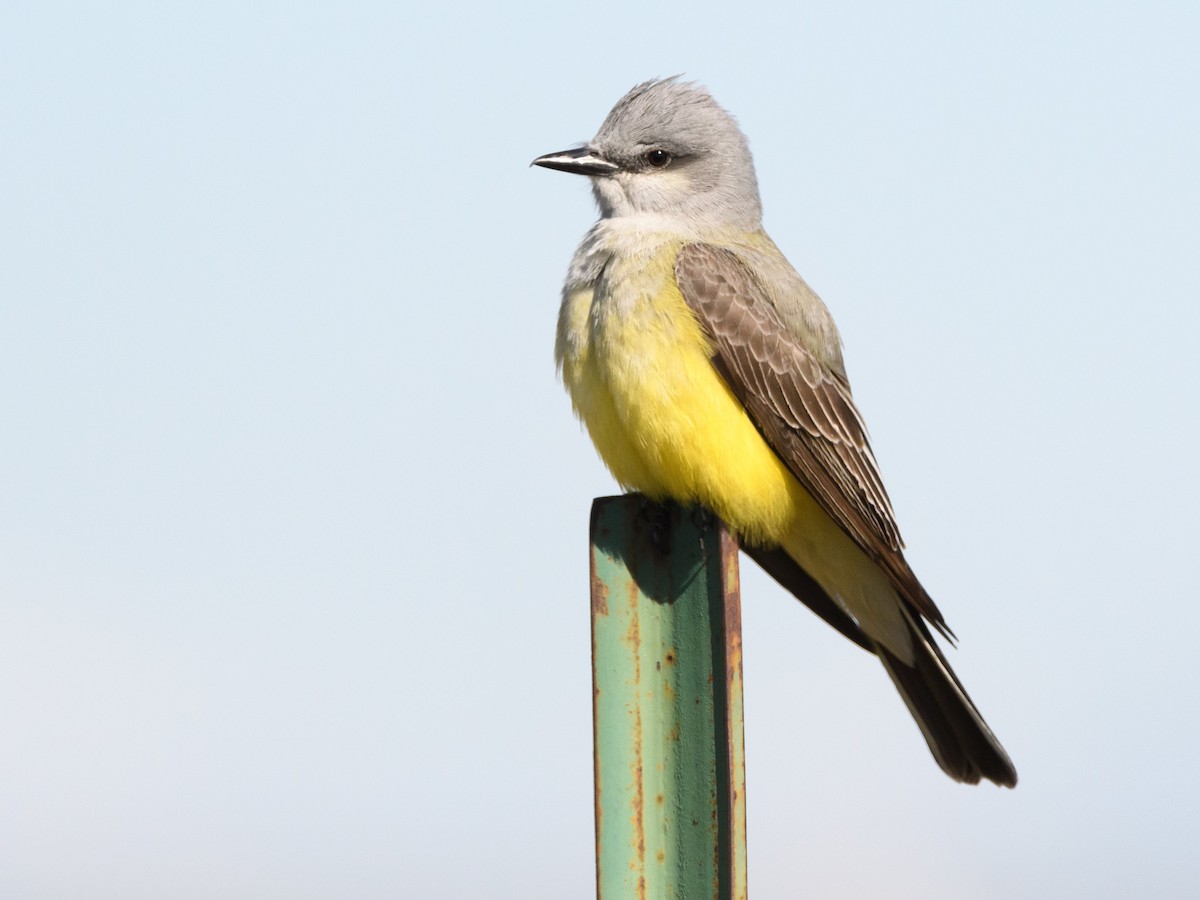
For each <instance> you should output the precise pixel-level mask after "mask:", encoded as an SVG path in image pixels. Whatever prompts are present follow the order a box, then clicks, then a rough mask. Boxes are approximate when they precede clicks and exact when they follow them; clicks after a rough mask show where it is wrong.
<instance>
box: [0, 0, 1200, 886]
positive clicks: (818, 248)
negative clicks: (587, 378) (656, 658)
mask: <svg viewBox="0 0 1200 900" xmlns="http://www.w3.org/2000/svg"><path fill="white" fill-rule="evenodd" d="M414 7H416V8H415V9H414ZM1198 46H1200V7H1197V6H1196V5H1195V4H1191V3H1184V2H1178V3H1144V4H1137V5H1134V4H1118V3H1092V4H1084V3H1032V2H1029V3H1010V4H1005V5H1004V6H1003V8H997V9H992V10H980V9H978V8H976V7H970V6H965V5H963V4H954V3H935V2H918V3H915V4H901V5H898V4H891V3H886V4H885V3H867V4H846V3H829V2H817V3H805V4H802V5H800V7H798V8H796V7H794V6H793V5H792V4H784V3H778V4H758V3H739V4H726V5H713V4H705V3H697V4H691V5H690V6H686V7H685V6H681V5H679V4H651V3H625V2H621V0H613V2H610V3H607V4H601V5H597V4H595V3H592V4H578V3H575V4H562V3H559V4H548V3H532V4H527V5H525V6H521V7H516V6H508V7H495V6H492V5H483V4H480V5H464V6H459V7H453V6H444V7H436V8H435V7H434V6H433V5H431V4H420V5H418V4H364V3H353V2H351V3H340V4H336V5H335V4H328V5H324V6H322V5H315V4H306V5H295V4H283V3H271V4H265V3H263V4H260V3H251V4H245V3H236V4H235V3H224V2H214V3H207V4H203V5H202V6H201V5H196V7H195V8H193V9H181V8H178V7H168V6H164V5H162V4H151V3H145V4H133V3H128V4H116V5H111V6H108V7H106V8H100V7H98V6H94V5H90V4H56V3H38V4H26V3H10V4H6V5H5V6H4V8H3V10H0V132H2V135H3V136H2V139H0V173H2V174H0V210H3V213H2V214H0V422H2V423H3V426H2V428H0V722H2V723H3V727H2V728H0V898H9V897H11V898H74V897H89V898H130V897H163V896H171V897H182V898H191V897H194V898H207V897H216V896H220V897H288V898H309V897H311V898H342V897H395V896H405V897H422V898H424V897H429V898H443V897H445V898H463V897H470V898H511V900H527V898H547V900H560V898H567V897H586V896H588V895H589V894H590V893H591V892H592V891H593V889H594V888H593V885H594V882H593V856H592V853H593V851H592V810H591V791H592V787H591V772H592V767H591V757H590V753H591V734H590V728H591V711H590V680H589V678H590V675H589V671H590V670H589V660H588V650H589V638H588V630H587V629H588V618H587V615H588V613H587V610H588V604H587V597H586V589H587V574H586V572H587V570H586V560H587V556H586V527H587V517H588V506H589V503H590V500H591V498H592V497H593V496H596V495H599V494H607V493H612V492H613V490H614V486H613V483H612V482H611V480H610V478H609V477H608V476H607V474H606V473H605V471H604V469H603V467H602V466H601V465H600V463H599V462H598V460H597V458H596V456H595V453H594V452H593V450H592V449H591V446H590V444H589V443H588V441H587V439H586V436H584V435H583V434H582V433H581V431H580V429H579V427H578V425H577V424H576V423H575V421H574V419H573V418H572V416H571V412H570V407H569V404H568V402H567V400H566V397H565V395H564V394H563V393H562V391H561V388H560V387H559V385H558V384H557V382H556V378H555V374H554V369H553V363H552V356H551V348H552V343H553V327H554V321H555V315H556V311H557V305H558V296H557V295H558V288H559V285H560V283H561V279H562V276H563V274H564V272H565V269H566V265H567V262H568V260H569V258H570V254H571V252H572V250H573V248H574V246H575V244H576V242H577V241H578V239H579V237H580V236H581V235H582V233H583V232H584V230H585V229H586V228H587V226H588V224H589V223H590V222H591V221H592V219H593V217H594V212H593V209H592V204H591V198H590V195H589V193H588V190H587V186H586V184H585V183H584V181H583V180H582V179H577V178H571V177H569V176H566V175H562V174H559V173H554V172H547V171H543V170H540V169H530V168H529V167H528V163H529V160H531V159H532V158H533V157H534V156H536V155H539V154H541V153H545V152H549V151H552V150H559V149H562V148H564V147H567V146H569V145H571V144H573V143H575V142H578V141H582V140H586V139H587V138H588V137H590V136H591V134H592V133H593V132H594V131H595V129H596V127H597V126H598V125H599V123H600V121H601V120H602V119H603V117H604V115H605V113H606V112H607V111H608V109H609V107H610V106H611V105H612V103H613V102H614V101H615V100H616V99H617V98H618V97H619V96H620V95H621V94H622V93H623V92H624V91H625V90H626V89H628V88H629V87H630V86H631V85H632V84H634V83H636V82H638V81H641V80H644V79H646V78H649V77H653V76H656V75H668V74H673V73H676V72H683V73H686V74H687V75H688V76H689V77H691V78H694V79H696V80H699V81H701V82H702V83H704V84H706V85H707V86H708V87H709V88H710V89H711V90H712V91H713V93H714V94H715V96H716V97H717V98H718V100H719V101H720V102H721V103H722V104H724V105H725V106H726V107H727V108H729V109H730V110H731V111H733V112H734V113H735V114H736V115H737V116H738V118H739V120H740V122H741V123H742V126H743V128H744V129H745V131H746V132H747V134H748V135H749V138H750V143H751V147H752V149H753V151H754V153H755V158H756V161H757V165H758V172H759V180H760V185H761V188H762V192H763V196H764V205H765V209H766V224H767V228H768V230H769V231H770V232H771V234H772V236H773V237H774V238H775V240H776V242H777V243H778V244H779V245H780V246H781V247H782V248H783V250H784V252H785V253H787V254H788V256H789V258H790V259H791V260H792V262H793V263H794V264H795V265H796V266H797V268H798V269H799V270H800V271H801V272H802V273H803V274H804V275H805V277H806V278H807V279H808V280H809V282H810V283H811V284H812V285H813V286H814V287H815V288H816V289H817V291H818V292H820V293H821V295H822V296H823V297H824V298H825V300H826V302H827V303H828V304H829V306H830V307H831V309H832V310H833V312H834V314H835V316H836V317H837V319H838V322H839V324H840V326H841V328H842V333H843V336H844V338H845V341H846V357H847V363H848V366H849V370H850V376H851V380H852V382H853V384H854V388H855V395H856V397H857V398H858V401H859V405H860V406H861V408H862V410H863V412H864V414H865V416H866V418H867V421H868V423H869V425H870V427H871V433H872V438H873V441H874V445H875V449H876V452H877V455H878V457H879V459H880V463H881V465H882V468H883V472H884V475H885V478H886V480H887V483H888V485H889V488H890V491H891V494H892V499H893V501H894V504H895V507H896V510H897V514H898V517H899V521H900V525H901V527H902V529H903V531H904V534H905V536H906V538H907V541H908V545H909V550H910V553H909V556H910V560H911V561H912V563H913V565H914V567H915V569H916V570H917V572H918V573H919V575H920V576H921V578H922V580H923V581H924V582H925V583H926V585H927V587H928V588H929V589H930V591H931V592H932V593H933V595H934V597H935V598H936V599H937V601H938V603H939V604H940V605H941V607H942V609H943V611H944V612H945V614H946V616H947V619H948V620H949V622H950V624H951V626H952V627H953V628H954V629H955V630H956V631H957V633H958V634H959V636H960V638H961V645H960V649H959V650H957V651H953V652H952V657H951V658H952V660H953V662H954V664H955V666H956V668H957V669H958V671H959V673H960V675H961V676H962V678H963V680H964V681H965V682H966V683H967V685H968V686H969V688H970V690H971V692H972V695H973V696H974V697H975V699H976V700H977V701H978V703H979V705H980V706H981V708H982V709H983V710H984V712H985V714H986V715H987V717H988V719H989V721H990V722H991V723H992V725H993V726H994V727H995V729H996V731H997V732H998V734H999V735H1000V736H1001V738H1002V739H1003V740H1004V742H1005V744H1006V746H1007V747H1008V749H1009V751H1010V752H1011V754H1012V756H1013V758H1014V760H1015V762H1016V764H1017V768H1018V770H1019V772H1020V774H1021V785H1020V787H1019V788H1018V789H1017V790H1016V791H1014V792H1008V791H1001V790H998V789H994V788H991V787H990V786H988V787H982V788H974V789H972V788H967V787H963V786H960V785H956V784H954V783H952V782H951V781H949V780H948V779H947V778H945V776H944V775H942V773H941V772H940V771H939V770H938V769H937V767H936V766H935V765H934V763H933V762H932V760H931V759H930V757H929V754H928V752H927V750H926V748H925V746H924V742H923V741H922V740H921V737H920V735H919V733H918V731H917V729H916V728H915V727H914V725H913V724H912V722H911V720H910V718H909V716H908V713H907V712H906V710H905V709H904V706H903V704H902V703H901V702H900V700H899V698H898V696H897V695H896V693H895V691H894V690H893V688H892V687H891V685H890V684H889V683H888V680H887V678H886V676H885V675H884V673H883V671H882V669H881V668H880V667H879V666H878V665H877V664H876V663H874V662H873V661H872V660H870V659H869V658H868V657H866V656H865V655H863V654H862V653H860V652H859V651H857V650H855V649H854V648H853V647H852V646H851V645H850V644H848V643H847V642H846V641H844V640H842V639H841V638H839V637H838V636H837V635H836V634H835V633H833V632H832V631H831V630H830V629H828V628H827V627H825V626H824V625H822V624H821V623H820V622H818V621H817V620H816V619H815V618H814V617H813V616H812V615H811V614H809V613H808V612H807V611H805V610H804V609H803V608H801V607H800V606H799V605H798V604H797V603H795V602H794V601H793V600H792V599H791V598H790V597H789V596H787V595H786V594H785V593H784V592H783V591H782V590H780V589H778V588H777V587H776V586H775V585H774V584H773V583H771V582H770V581H769V580H768V579H767V578H766V577H765V576H763V575H761V574H760V573H759V572H758V571H757V570H755V569H754V568H753V565H752V564H751V563H749V562H746V563H745V565H744V568H743V597H744V609H743V614H744V628H745V679H746V700H745V703H746V717H747V718H746V752H747V760H748V774H747V778H748V797H749V839H750V846H749V861H750V886H751V890H752V891H753V895H754V897H755V898H757V900H764V898H781V900H782V898H793V897H797V896H813V897H822V898H860V897H889V898H916V897H920V898H947V900H952V898H964V897H970V898H973V900H989V898H995V900H1001V898H1003V900H1009V898H1049V897H1053V898H1076V897H1078V898H1089V900H1095V898H1124V897H1130V896H1142V897H1156V898H1159V897H1185V896H1194V892H1195V889H1196V885H1197V884H1198V883H1200V862H1198V861H1197V856H1196V853H1195V844H1196V827H1195V809H1196V807H1197V804H1198V802H1200V777H1198V776H1197V759H1198V758H1200V732H1198V727H1197V724H1196V716H1197V710H1198V709H1200V671H1198V666H1197V663H1196V651H1195V635H1196V632H1197V630H1198V629H1200V611H1198V603H1197V589H1196V576H1195V570H1196V560H1197V558H1198V553H1197V549H1196V544H1197V537H1198V530H1200V529H1198V526H1197V519H1196V514H1195V510H1196V508H1197V504H1198V502H1200V480H1198V478H1197V475H1196V471H1195V462H1196V459H1197V457H1198V455H1200V422H1198V416H1197V402H1196V389H1197V385H1198V384H1200V371H1198V370H1200V365H1198V363H1197V360H1196V350H1195V341H1196V334H1197V325H1198V324H1200V312H1198V304H1200V288H1198V287H1197V285H1198V283H1200V278H1198V276H1197V261H1198V257H1200V219H1198V216H1200V164H1198V162H1197V161H1198V160H1200V97H1198V96H1197V95H1198V93H1200V87H1198V86H1200V54H1197V52H1196V48H1197V47H1198Z"/></svg>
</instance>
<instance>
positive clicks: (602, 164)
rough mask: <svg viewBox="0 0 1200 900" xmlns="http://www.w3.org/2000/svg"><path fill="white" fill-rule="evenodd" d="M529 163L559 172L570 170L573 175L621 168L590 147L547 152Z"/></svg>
mask: <svg viewBox="0 0 1200 900" xmlns="http://www.w3.org/2000/svg"><path fill="white" fill-rule="evenodd" d="M530 165H534V166H542V167H543V168H546V169H557V170H558V171H560V172H572V173H574V174H575V175H611V174H612V173H613V172H616V171H617V170H619V169H620V168H621V167H620V166H618V165H617V164H616V163H611V162H609V161H608V160H607V159H605V158H604V157H603V156H601V155H600V154H599V153H597V152H596V151H595V150H593V149H592V148H590V147H579V148H577V149H575V150H561V151H559V152H558V153H547V154H546V155H545V156H539V157H538V158H537V159H535V160H534V161H533V162H532V163H531V164H530Z"/></svg>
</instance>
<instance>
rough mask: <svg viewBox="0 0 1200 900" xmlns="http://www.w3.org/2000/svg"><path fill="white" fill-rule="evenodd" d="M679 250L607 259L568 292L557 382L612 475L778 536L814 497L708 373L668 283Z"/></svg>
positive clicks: (754, 537) (745, 528)
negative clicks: (590, 278) (599, 273)
mask: <svg viewBox="0 0 1200 900" xmlns="http://www.w3.org/2000/svg"><path fill="white" fill-rule="evenodd" d="M676 250H677V248H662V249H660V250H659V252H656V253H654V254H651V255H649V256H648V257H634V258H633V259H624V260H621V259H615V260H613V261H612V262H610V263H609V265H608V267H607V268H606V269H605V272H604V277H603V278H602V279H601V280H600V281H599V282H598V283H597V284H596V286H595V289H594V291H593V290H579V291H577V292H575V293H574V294H571V295H568V297H567V299H566V302H565V304H564V308H563V320H562V323H561V324H560V346H561V329H563V328H566V329H568V330H570V331H571V333H572V334H573V335H575V337H576V340H575V342H574V344H573V346H572V348H571V352H566V353H564V352H561V350H560V360H561V364H562V374H563V380H564V382H565V383H566V386H567V389H568V391H569V392H570V394H571V398H572V402H573V404H574V406H575V409H576V411H577V412H578V414H579V415H580V417H581V418H582V419H583V421H584V423H585V424H586V426H587V429H588V432H589V434H590V435H591V437H592V441H593V442H594V443H595V445H596V449H597V450H598V451H599V453H600V456H601V458H602V459H603V460H604V462H605V463H606V464H607V465H608V467H609V469H610V470H611V471H612V473H613V475H614V476H615V477H616V479H617V480H618V481H619V482H620V483H621V484H622V485H624V486H625V487H626V488H628V489H631V490H637V491H641V492H643V493H645V494H648V495H649V496H651V497H654V498H656V499H665V498H671V499H674V500H678V501H681V502H684V503H692V502H699V503H702V504H704V505H705V506H707V507H709V508H710V509H711V510H713V511H714V512H715V513H716V514H717V515H718V516H720V517H721V518H722V519H723V520H724V521H725V522H726V523H727V524H729V525H730V526H731V527H732V528H733V529H734V531H735V532H737V533H738V534H739V535H740V536H741V537H742V538H743V539H746V540H750V541H753V542H756V543H770V544H774V543H779V542H780V541H782V540H783V538H784V536H785V535H786V534H787V532H788V530H789V529H790V528H791V526H792V525H793V523H794V522H795V520H796V518H797V515H798V514H799V513H800V511H801V509H802V508H804V507H807V506H811V505H812V500H811V499H810V498H809V497H808V495H807V494H806V493H805V492H804V491H803V489H802V488H801V487H800V486H799V485H798V484H797V483H796V481H795V479H794V478H793V477H792V475H791V473H790V472H788V470H787V468H786V467H785V466H784V465H783V463H782V462H781V461H780V460H779V458H778V457H777V456H776V455H775V453H774V452H773V451H772V450H771V448H770V447H769V446H768V445H767V444H766V442H765V441H764V440H763V439H762V436H761V435H760V434H759V433H758V430H757V429H756V428H755V427H754V424H753V423H752V422H751V421H750V419H749V417H748V416H747V414H746V412H745V410H744V409H743V408H742V406H741V404H740V403H739V402H738V401H737V399H736V398H735V397H734V396H733V394H732V393H731V392H730V390H729V388H728V386H727V385H726V384H725V382H724V380H723V379H722V378H721V377H720V376H719V375H718V374H717V371H716V370H715V369H714V368H713V365H712V362H711V357H712V348H711V346H710V344H709V341H708V339H707V337H706V336H705V335H704V333H703V331H702V330H701V329H700V326H699V324H698V323H697V322H696V319H695V317H694V315H693V314H692V312H691V310H690V309H689V307H688V306H687V304H686V303H685V301H684V299H683V297H682V296H681V295H680V293H679V290H678V288H677V287H676V286H675V280H674V258H675V253H676Z"/></svg>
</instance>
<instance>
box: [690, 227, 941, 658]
mask: <svg viewBox="0 0 1200 900" xmlns="http://www.w3.org/2000/svg"><path fill="white" fill-rule="evenodd" d="M675 277H676V280H677V281H678V283H679V290H680V291H681V292H682V294H683V298H684V300H685V301H686V302H687V304H688V306H690V307H691V308H692V310H693V311H694V312H695V314H696V316H697V317H698V319H699V321H700V323H701V325H702V326H703V327H704V329H705V330H706V331H707V333H708V335H709V337H710V338H711V340H712V341H713V345H714V349H715V352H716V355H715V357H714V359H713V363H714V365H715V366H716V367H717V369H718V371H719V372H720V373H721V375H722V376H723V377H724V378H725V380H726V382H727V383H728V384H729V387H730V389H731V390H732V391H733V392H734V394H735V395H736V396H737V397H738V399H739V400H741V402H742V403H743V405H744V406H745V407H746V410H747V412H749V413H750V417H751V419H753V421H754V422H755V424H756V425H757V426H758V430H759V431H760V432H761V433H762V435H763V438H764V439H765V440H766V441H767V443H768V444H770V446H771V448H772V449H773V450H774V451H775V452H776V453H777V454H778V455H779V458H780V459H782V460H783V462H784V463H785V464H786V465H787V467H788V468H789V469H790V470H791V472H792V474H793V475H795V476H796V478H797V479H798V480H799V481H800V483H801V484H802V485H804V487H805V488H807V489H808V491H809V493H811V494H812V495H813V498H814V499H816V501H817V502H818V503H819V504H820V505H821V507H822V508H823V509H824V510H825V511H826V512H827V513H829V515H830V516H832V517H833V519H834V521H836V522H837V523H838V524H839V525H840V526H841V527H842V529H843V530H844V531H845V532H846V533H847V534H848V535H849V536H850V537H851V538H853V539H854V541H855V543H857V544H858V546H859V547H861V548H862V550H863V552H865V553H866V554H867V555H868V556H869V557H870V558H871V559H873V560H875V561H876V562H877V563H878V564H879V565H880V566H881V567H882V568H883V569H884V571H886V572H887V573H888V574H889V576H890V577H891V581H892V583H893V585H894V586H895V588H896V590H897V592H898V593H899V594H900V595H901V596H902V597H904V598H905V599H907V600H908V601H909V602H910V603H911V604H912V605H913V607H914V608H916V609H917V610H918V611H920V613H921V614H922V615H924V616H925V617H926V618H927V619H928V620H929V621H930V622H932V623H933V624H934V626H935V627H937V628H938V630H939V631H941V632H942V633H943V634H947V635H948V636H951V635H949V629H947V628H946V624H945V622H944V621H943V619H942V614H941V613H940V612H939V611H938V608H937V606H935V605H934V603H933V600H931V599H930V597H929V595H928V594H927V593H925V589H924V588H922V587H921V584H920V582H918V581H917V578H916V576H915V575H914V574H913V572H912V570H911V569H910V568H909V567H908V563H907V562H905V559H904V554H903V547H904V543H903V541H902V540H901V539H900V531H899V529H898V528H897V527H896V522H895V517H894V515H893V513H892V505H891V502H890V501H889V500H888V496H887V491H885V490H884V487H883V481H882V479H881V478H880V476H879V466H878V465H877V463H876V462H875V456H874V454H873V453H872V452H871V446H870V444H869V443H868V441H867V433H866V426H865V425H864V424H863V420H862V417H861V416H860V415H859V413H858V409H857V408H856V407H855V406H854V400H853V398H852V397H851V396H850V387H849V385H848V384H846V382H845V381H844V380H843V379H842V378H840V377H839V376H837V375H835V374H834V373H833V372H831V371H829V370H827V369H826V368H825V367H823V366H822V365H821V364H820V363H819V362H818V361H817V360H816V358H815V357H814V356H813V355H812V354H811V353H810V352H809V351H808V350H807V349H806V348H805V347H804V346H803V345H802V344H801V343H800V341H799V340H797V339H796V338H795V337H794V336H793V335H792V333H791V332H790V331H789V330H788V329H787V327H786V326H785V325H784V322H783V320H782V319H781V318H780V316H779V312H778V311H777V310H776V308H775V305H774V304H773V303H772V302H771V300H770V298H769V296H768V295H767V292H766V291H765V290H764V289H763V287H762V285H761V284H760V283H759V281H758V279H757V278H756V277H755V276H754V273H753V272H752V271H751V270H750V269H749V268H748V267H747V266H746V264H745V263H744V262H742V260H741V259H739V258H738V256H737V255H736V254H734V253H732V252H731V251H729V250H725V249H723V248H720V247H714V246H712V245H709V244H687V245H685V246H684V247H683V248H682V249H681V250H680V251H679V256H678V257H677V258H676V261H675Z"/></svg>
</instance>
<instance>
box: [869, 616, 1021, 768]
mask: <svg viewBox="0 0 1200 900" xmlns="http://www.w3.org/2000/svg"><path fill="white" fill-rule="evenodd" d="M909 625H910V627H911V628H912V631H913V646H914V649H915V658H914V665H912V666H909V665H906V664H905V663H904V662H902V661H901V660H899V659H897V658H896V657H895V656H894V655H892V654H891V653H889V652H888V651H887V649H885V648H884V647H878V646H877V647H876V652H877V653H878V654H879V658H880V659H881V660H882V661H883V667H884V668H885V669H887V673H888V675H890V676H891V678H892V681H893V682H894V683H895V685H896V689H897V690H898V691H899V692H900V696H901V697H903V698H904V702H905V704H906V705H907V706H908V709H909V712H911V713H912V716H913V718H914V719H916V721H917V725H919V726H920V728H921V733H922V734H924V735H925V741H926V743H928V744H929V749H930V750H931V751H932V752H933V757H934V759H936V760H937V763H938V765H939V766H941V767H942V771H944V772H945V773H946V774H947V775H949V776H950V777H951V778H953V779H955V780H956V781H963V782H966V783H968V784H978V783H979V780H980V778H986V779H988V780H989V781H994V782H995V783H996V784H999V785H1003V786H1004V787H1016V784H1017V770H1016V769H1015V768H1013V764H1012V760H1010V759H1009V758H1008V754H1007V753H1005V752H1004V748H1003V747H1002V746H1000V742H999V741H998V740H997V739H996V736H995V735H994V734H992V729H990V728H989V727H988V724H987V722H985V721H984V720H983V716H981V715H980V714H979V710H978V709H976V708H975V704H974V703H972V702H971V698H970V697H969V696H968V695H967V692H966V690H965V689H964V688H963V686H962V682H960V681H959V680H958V677H957V676H956V675H955V674H954V671H953V670H952V669H951V668H950V664H949V663H948V662H947V661H946V657H945V656H943V655H942V651H941V650H940V649H938V646H937V644H935V643H934V642H933V638H932V637H931V636H930V634H929V629H928V628H926V627H925V625H924V623H923V622H921V621H920V620H918V619H916V618H915V617H910V618H909Z"/></svg>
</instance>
